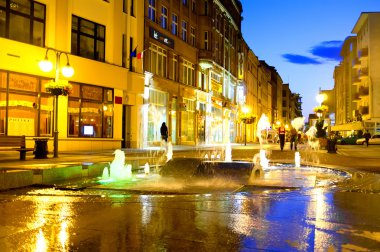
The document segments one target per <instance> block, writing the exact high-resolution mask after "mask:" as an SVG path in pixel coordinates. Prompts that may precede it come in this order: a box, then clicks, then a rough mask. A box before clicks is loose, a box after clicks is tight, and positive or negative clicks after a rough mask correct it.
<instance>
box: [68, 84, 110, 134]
mask: <svg viewBox="0 0 380 252" xmlns="http://www.w3.org/2000/svg"><path fill="white" fill-rule="evenodd" d="M72 85H73V93H72V94H71V95H70V96H69V103H68V118H67V122H68V136H69V137H96V138H112V137H113V90H112V89H108V88H103V87H98V86H91V85H84V84H78V83H72Z"/></svg>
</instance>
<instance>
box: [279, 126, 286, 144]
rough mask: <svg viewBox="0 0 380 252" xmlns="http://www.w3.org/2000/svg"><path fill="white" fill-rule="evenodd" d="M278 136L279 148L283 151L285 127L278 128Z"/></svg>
mask: <svg viewBox="0 0 380 252" xmlns="http://www.w3.org/2000/svg"><path fill="white" fill-rule="evenodd" d="M278 136H279V138H280V148H281V150H283V149H284V145H285V127H284V125H283V124H281V126H280V128H278Z"/></svg>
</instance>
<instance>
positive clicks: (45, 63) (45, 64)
mask: <svg viewBox="0 0 380 252" xmlns="http://www.w3.org/2000/svg"><path fill="white" fill-rule="evenodd" d="M38 66H39V67H40V69H41V70H42V71H44V72H45V73H48V72H50V71H51V70H52V69H53V63H51V61H49V59H48V58H47V57H45V59H43V60H41V61H40V62H38Z"/></svg>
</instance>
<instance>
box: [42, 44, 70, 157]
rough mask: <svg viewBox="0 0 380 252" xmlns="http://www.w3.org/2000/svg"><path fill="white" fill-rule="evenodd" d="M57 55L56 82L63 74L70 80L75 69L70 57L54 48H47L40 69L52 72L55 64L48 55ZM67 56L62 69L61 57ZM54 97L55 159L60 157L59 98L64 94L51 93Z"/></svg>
mask: <svg viewBox="0 0 380 252" xmlns="http://www.w3.org/2000/svg"><path fill="white" fill-rule="evenodd" d="M49 52H54V53H55V78H54V82H55V83H56V84H58V83H59V75H60V72H62V75H63V76H65V77H67V78H70V77H71V76H73V75H74V69H73V68H72V67H71V66H70V62H69V55H68V54H67V53H66V52H61V51H58V50H56V49H53V48H47V49H46V53H45V58H44V59H43V60H41V61H40V62H39V63H38V65H39V67H40V69H41V70H42V71H44V72H50V71H51V70H52V69H53V63H52V62H51V61H49V59H48V53H49ZM62 54H64V55H66V65H65V66H63V67H62V68H61V67H60V60H61V55H62ZM51 93H52V94H53V95H54V104H55V105H54V134H53V137H54V157H55V158H56V157H58V96H59V95H61V94H62V91H60V92H51Z"/></svg>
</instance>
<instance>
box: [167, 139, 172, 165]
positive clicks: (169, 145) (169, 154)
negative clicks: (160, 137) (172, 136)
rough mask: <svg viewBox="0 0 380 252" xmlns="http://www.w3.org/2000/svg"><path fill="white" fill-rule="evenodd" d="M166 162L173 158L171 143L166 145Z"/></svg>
mask: <svg viewBox="0 0 380 252" xmlns="http://www.w3.org/2000/svg"><path fill="white" fill-rule="evenodd" d="M166 157H167V158H166V162H168V161H169V160H171V159H172V158H173V144H172V142H169V143H168V153H166Z"/></svg>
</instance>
